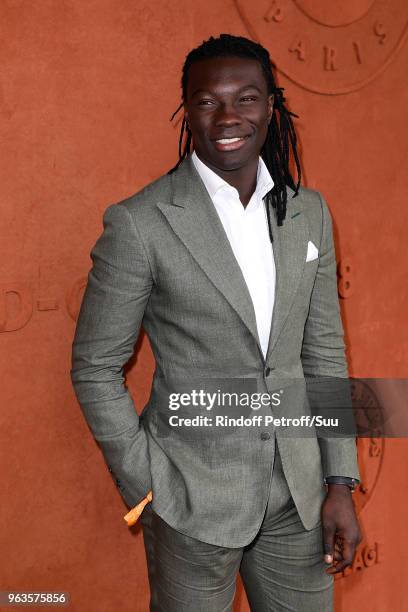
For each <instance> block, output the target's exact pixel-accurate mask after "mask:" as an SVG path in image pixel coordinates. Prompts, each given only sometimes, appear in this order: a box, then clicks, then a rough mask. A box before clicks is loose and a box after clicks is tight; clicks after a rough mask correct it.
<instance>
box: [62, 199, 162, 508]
mask: <svg viewBox="0 0 408 612" xmlns="http://www.w3.org/2000/svg"><path fill="white" fill-rule="evenodd" d="M103 227H104V231H103V233H102V234H101V236H100V237H99V239H98V240H97V242H96V244H95V246H94V247H93V249H92V251H91V259H92V261H93V266H92V269H91V270H90V272H89V274H88V282H87V286H86V289H85V293H84V297H83V300H82V304H81V308H80V312H79V317H78V321H77V326H76V331H75V336H74V341H73V345H72V368H71V371H70V374H71V380H72V384H73V387H74V390H75V394H76V397H77V399H78V402H79V404H80V407H81V409H82V412H83V414H84V417H85V419H86V421H87V423H88V426H89V427H90V429H91V431H92V434H93V436H94V438H95V440H96V441H97V443H98V445H99V447H100V448H101V450H102V453H103V455H104V458H105V461H106V463H107V465H108V467H109V471H110V472H111V473H112V476H113V477H114V479H115V480H116V485H117V486H118V489H119V491H120V493H121V495H122V497H123V499H124V500H125V502H126V503H127V504H128V505H129V506H133V505H135V504H136V503H138V501H140V499H141V498H143V497H144V496H145V495H146V494H147V492H148V491H149V489H150V488H151V475H150V469H149V462H148V453H147V439H146V435H145V431H144V429H143V426H142V423H141V422H139V417H138V414H137V412H136V410H135V406H134V403H133V400H132V398H131V396H130V394H129V391H128V390H127V388H126V386H125V383H124V376H123V367H124V365H125V364H126V362H127V361H128V360H129V358H130V357H131V356H132V354H133V350H134V345H135V343H136V341H137V338H138V335H139V330H140V326H141V322H142V318H143V314H144V311H145V307H146V304H147V301H148V299H149V296H150V293H151V289H152V285H153V280H152V274H151V270H150V267H149V262H148V259H147V256H146V253H145V251H144V247H143V244H142V241H141V238H140V235H139V233H138V231H137V228H136V226H135V224H134V222H133V220H132V217H131V215H130V213H129V211H128V209H127V208H126V206H124V205H123V204H112V205H110V206H109V207H108V208H107V209H106V210H105V213H104V216H103Z"/></svg>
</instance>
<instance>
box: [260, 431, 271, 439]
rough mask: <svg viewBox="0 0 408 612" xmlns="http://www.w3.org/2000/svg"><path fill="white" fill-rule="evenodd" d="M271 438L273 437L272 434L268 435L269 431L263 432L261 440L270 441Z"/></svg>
mask: <svg viewBox="0 0 408 612" xmlns="http://www.w3.org/2000/svg"><path fill="white" fill-rule="evenodd" d="M270 437H271V434H270V433H268V432H267V431H263V432H262V433H261V440H269V438H270Z"/></svg>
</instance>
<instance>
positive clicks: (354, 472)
mask: <svg viewBox="0 0 408 612" xmlns="http://www.w3.org/2000/svg"><path fill="white" fill-rule="evenodd" d="M319 197H320V203H321V211H322V216H321V218H322V233H321V236H322V237H321V243H320V247H319V265H318V269H317V273H316V279H315V283H314V287H313V290H312V296H311V301H310V309H309V314H308V317H307V320H306V324H305V330H304V337H303V346H302V353H301V359H302V365H303V371H304V374H305V378H306V381H307V386H308V388H309V389H310V393H309V398H311V404H313V408H314V409H315V413H316V414H319V410H318V408H319V405H320V406H322V407H323V408H324V407H326V405H327V398H328V397H329V395H330V394H329V395H328V394H327V390H328V386H329V388H330V392H331V395H332V397H333V398H334V401H333V400H332V401H331V403H330V407H333V408H337V407H345V408H348V409H349V410H348V411H347V412H348V415H350V414H351V407H352V404H351V395H350V386H349V382H348V371H347V361H346V357H345V345H344V339H343V338H344V334H343V326H342V322H341V315H340V306H339V299H338V293H337V275H336V256H335V249H334V242H333V228H332V219H331V215H330V212H329V209H328V206H327V203H326V202H325V200H324V198H323V197H322V196H321V195H320V194H319ZM316 377H317V378H316ZM322 383H323V384H322ZM319 387H320V391H319ZM329 401H330V400H329ZM323 416H327V413H326V415H324V413H323ZM318 441H319V445H320V452H321V458H322V467H323V476H324V477H327V476H336V475H338V476H348V477H352V478H356V479H360V474H359V468H358V461H357V448H356V439H355V437H353V436H349V435H348V436H347V437H334V436H329V437H324V436H323V435H321V434H320V433H319V434H318Z"/></svg>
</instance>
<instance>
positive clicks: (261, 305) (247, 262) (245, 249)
mask: <svg viewBox="0 0 408 612" xmlns="http://www.w3.org/2000/svg"><path fill="white" fill-rule="evenodd" d="M191 158H192V160H193V163H194V166H195V167H196V169H197V171H198V173H199V175H200V177H201V178H202V180H203V182H204V185H205V187H206V189H207V191H208V193H209V195H210V197H211V200H212V201H213V203H214V206H215V208H216V210H217V213H218V215H219V217H220V220H221V222H222V224H223V226H224V230H225V233H226V234H227V237H228V240H229V242H230V244H231V248H232V250H233V252H234V255H235V258H236V260H237V262H238V264H239V266H240V268H241V270H242V274H243V276H244V279H245V282H246V284H247V287H248V290H249V293H250V295H251V298H252V303H253V305H254V311H255V317H256V324H257V329H258V336H259V340H260V343H261V348H262V352H263V354H264V357H265V356H266V351H267V349H268V342H269V334H270V330H271V322H272V311H273V304H274V299H275V279H276V270H275V261H274V258H273V250H272V245H271V242H270V238H269V232H268V220H267V216H266V210H265V205H264V203H263V200H262V198H263V196H264V195H265V194H266V193H267V192H268V191H269V190H270V189H272V187H273V184H274V183H273V180H272V177H271V175H270V174H269V171H268V169H267V167H266V165H265V162H264V161H263V159H262V157H259V163H258V170H257V182H256V189H255V191H254V193H253V194H252V196H251V199H250V200H249V202H248V205H247V206H246V208H244V206H243V204H242V202H241V200H240V199H239V193H238V190H237V189H236V188H235V187H232V185H230V184H229V183H227V182H226V181H224V179H222V178H221V177H220V176H219V175H218V174H216V173H215V172H214V171H213V170H211V168H209V167H208V166H207V165H206V164H205V163H204V162H203V161H201V159H200V158H199V157H198V155H197V154H196V152H195V151H193V153H192V155H191Z"/></svg>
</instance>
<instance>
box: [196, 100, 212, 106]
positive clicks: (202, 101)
mask: <svg viewBox="0 0 408 612" xmlns="http://www.w3.org/2000/svg"><path fill="white" fill-rule="evenodd" d="M200 104H202V105H204V106H208V105H209V104H212V102H211V100H200V101H199V103H198V105H199V106H200Z"/></svg>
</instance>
